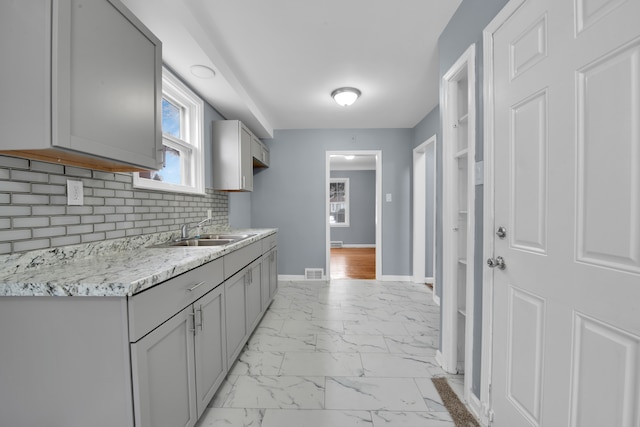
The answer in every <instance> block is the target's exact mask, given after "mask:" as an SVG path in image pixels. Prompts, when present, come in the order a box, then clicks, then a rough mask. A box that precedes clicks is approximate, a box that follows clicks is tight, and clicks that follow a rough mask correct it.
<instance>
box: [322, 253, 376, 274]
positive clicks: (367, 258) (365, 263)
mask: <svg viewBox="0 0 640 427" xmlns="http://www.w3.org/2000/svg"><path fill="white" fill-rule="evenodd" d="M331 278H332V279H369V280H371V279H375V278H376V249H375V248H331Z"/></svg>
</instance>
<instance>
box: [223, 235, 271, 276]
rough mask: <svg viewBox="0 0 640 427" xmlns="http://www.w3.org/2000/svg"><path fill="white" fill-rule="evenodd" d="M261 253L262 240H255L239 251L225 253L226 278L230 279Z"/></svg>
mask: <svg viewBox="0 0 640 427" xmlns="http://www.w3.org/2000/svg"><path fill="white" fill-rule="evenodd" d="M260 255H262V244H261V243H260V241H257V242H254V243H252V244H250V245H248V246H245V247H244V248H240V249H238V250H237V251H234V252H231V253H230V254H228V255H225V256H224V278H225V279H228V278H229V277H231V276H233V275H234V274H236V273H237V272H238V271H240V270H242V269H243V268H244V267H246V266H247V265H248V264H250V263H251V261H253V260H254V259H256V258H258V257H259V256H260Z"/></svg>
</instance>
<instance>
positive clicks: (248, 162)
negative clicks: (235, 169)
mask: <svg viewBox="0 0 640 427" xmlns="http://www.w3.org/2000/svg"><path fill="white" fill-rule="evenodd" d="M240 185H241V189H242V190H245V191H253V157H252V156H251V133H250V132H249V131H248V130H247V129H245V128H244V126H242V127H241V130H240Z"/></svg>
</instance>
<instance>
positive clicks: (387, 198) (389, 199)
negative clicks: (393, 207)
mask: <svg viewBox="0 0 640 427" xmlns="http://www.w3.org/2000/svg"><path fill="white" fill-rule="evenodd" d="M386 200H387V203H388V202H391V200H392V197H391V193H387V194H386Z"/></svg>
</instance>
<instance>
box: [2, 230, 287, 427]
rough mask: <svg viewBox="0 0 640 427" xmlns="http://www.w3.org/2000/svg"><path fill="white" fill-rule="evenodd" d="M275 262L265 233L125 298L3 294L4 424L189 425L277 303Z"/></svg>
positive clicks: (273, 246)
mask: <svg viewBox="0 0 640 427" xmlns="http://www.w3.org/2000/svg"><path fill="white" fill-rule="evenodd" d="M276 255H277V247H276V235H275V234H273V235H270V236H267V237H266V238H265V239H262V240H260V241H257V242H253V243H251V244H249V245H247V246H244V247H242V248H240V249H237V250H235V251H233V252H230V253H229V254H226V255H225V256H224V257H222V258H218V259H216V260H213V261H211V262H208V263H207V264H204V265H202V266H200V267H197V268H195V269H193V270H190V271H188V272H186V273H183V274H181V275H179V276H177V277H174V278H172V279H170V280H168V281H166V282H164V283H161V284H158V285H156V286H154V287H152V288H149V289H147V290H145V291H143V292H141V293H138V294H135V295H133V296H132V297H68V298H65V297H19V296H16V297H5V298H0V325H11V326H7V327H4V328H0V343H1V344H2V345H0V361H1V362H0V426H3V427H4V426H5V425H7V426H11V427H32V426H40V425H52V426H54V425H55V426H58V425H59V426H65V427H80V426H87V425H91V426H95V427H111V426H122V427H134V426H135V427H178V426H179V427H190V426H194V425H195V424H196V423H197V420H198V418H199V417H200V416H201V415H202V413H203V412H204V410H205V409H206V407H207V405H208V403H209V402H210V401H211V399H212V398H213V395H214V394H215V392H216V390H217V389H218V387H219V385H220V383H221V382H222V381H223V380H224V377H225V376H226V374H227V372H228V370H229V367H230V366H231V365H232V364H233V362H234V361H235V360H236V358H237V357H238V355H239V354H240V352H241V351H242V347H243V345H244V343H246V341H247V339H248V338H249V336H250V335H251V333H252V332H253V330H254V328H255V327H256V326H257V324H258V322H259V321H260V318H261V317H262V315H263V314H264V312H265V311H266V309H267V307H268V305H269V303H270V302H271V300H272V299H273V294H274V293H275V291H276V289H277V270H276V269H277V256H276ZM42 319H46V321H42ZM60 325H64V327H60Z"/></svg>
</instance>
